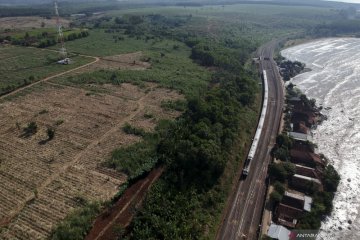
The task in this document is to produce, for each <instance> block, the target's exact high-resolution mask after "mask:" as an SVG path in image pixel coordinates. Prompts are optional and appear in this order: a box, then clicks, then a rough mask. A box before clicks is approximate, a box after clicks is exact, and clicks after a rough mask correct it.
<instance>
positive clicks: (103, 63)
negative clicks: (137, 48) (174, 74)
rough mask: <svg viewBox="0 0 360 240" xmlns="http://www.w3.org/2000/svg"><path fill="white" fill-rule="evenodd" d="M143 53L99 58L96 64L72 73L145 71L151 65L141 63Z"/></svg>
mask: <svg viewBox="0 0 360 240" xmlns="http://www.w3.org/2000/svg"><path fill="white" fill-rule="evenodd" d="M142 57H143V53H142V52H135V53H128V54H120V55H114V56H107V57H101V58H100V59H99V61H98V62H96V63H95V64H92V65H91V66H88V67H85V68H82V69H79V70H78V71H75V72H73V73H72V75H74V74H80V73H84V72H89V71H96V70H100V69H104V70H145V69H147V68H149V67H150V66H151V65H150V63H148V62H144V61H142Z"/></svg>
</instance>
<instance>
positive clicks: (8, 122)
mask: <svg viewBox="0 0 360 240" xmlns="http://www.w3.org/2000/svg"><path fill="white" fill-rule="evenodd" d="M35 87H36V89H34V90H33V91H31V92H30V93H28V94H26V95H23V96H18V97H16V98H14V99H12V100H11V101H5V102H3V103H1V104H0V112H1V115H2V116H3V117H2V118H1V120H0V126H1V128H0V136H1V138H0V146H1V148H0V184H1V185H0V189H1V191H0V224H1V225H2V226H6V228H4V229H3V230H2V231H0V232H1V233H0V239H45V238H46V237H48V236H49V234H50V232H51V229H52V228H53V227H54V226H55V224H57V223H58V222H59V221H60V220H62V219H63V218H64V217H65V216H66V215H67V214H68V213H69V212H70V211H71V210H72V209H74V208H76V207H77V206H78V205H79V201H80V202H81V199H86V200H101V201H104V200H110V199H111V198H112V197H113V196H114V195H115V193H116V192H117V190H118V187H119V185H121V183H123V182H124V181H125V180H126V176H125V175H122V174H118V173H116V172H114V171H111V170H109V169H105V168H103V167H100V163H101V162H103V161H104V160H105V159H106V158H107V157H109V156H110V154H111V151H112V150H114V149H115V148H117V147H119V146H123V145H129V144H132V143H134V142H136V141H139V140H140V138H139V137H136V136H133V135H127V134H125V133H124V132H123V131H122V129H121V127H122V126H123V125H124V123H125V122H129V123H130V124H132V125H134V126H138V127H145V128H146V129H148V130H151V129H153V127H154V126H155V125H156V120H157V119H164V118H173V117H176V116H178V115H179V112H168V111H165V110H163V109H162V108H161V106H160V105H161V102H162V101H163V100H170V99H171V100H174V99H179V98H181V96H180V95H179V94H178V93H176V92H174V91H170V90H167V89H164V88H159V87H157V86H156V85H155V84H145V87H143V88H139V87H137V86H134V85H131V84H127V83H124V84H121V85H119V86H114V85H102V86H98V88H99V89H103V90H104V91H101V92H102V93H96V94H89V91H87V90H85V89H82V88H75V87H71V86H62V85H59V84H56V83H47V82H44V83H42V84H40V85H36V86H34V88H35ZM93 87H95V86H93ZM105 90H106V91H105ZM145 113H151V114H152V115H153V116H154V117H153V118H145V117H144V114H145ZM31 121H35V122H36V123H37V126H38V132H37V133H36V134H35V135H33V136H31V137H28V138H25V137H21V134H22V129H23V128H24V127H25V126H26V125H27V124H28V123H29V122H31ZM47 127H53V128H54V129H55V137H54V139H53V140H51V141H48V142H45V143H44V144H41V142H42V141H43V142H44V140H46V139H47V135H46V129H47ZM1 225H0V226H1Z"/></svg>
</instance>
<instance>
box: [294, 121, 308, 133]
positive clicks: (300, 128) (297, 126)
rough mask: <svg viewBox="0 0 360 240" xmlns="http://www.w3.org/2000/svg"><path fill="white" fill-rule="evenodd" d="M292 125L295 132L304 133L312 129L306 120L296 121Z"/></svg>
mask: <svg viewBox="0 0 360 240" xmlns="http://www.w3.org/2000/svg"><path fill="white" fill-rule="evenodd" d="M292 125H293V128H292V131H293V132H297V133H303V134H309V133H310V129H309V128H308V127H307V126H306V124H305V122H304V121H300V122H297V123H294V124H292Z"/></svg>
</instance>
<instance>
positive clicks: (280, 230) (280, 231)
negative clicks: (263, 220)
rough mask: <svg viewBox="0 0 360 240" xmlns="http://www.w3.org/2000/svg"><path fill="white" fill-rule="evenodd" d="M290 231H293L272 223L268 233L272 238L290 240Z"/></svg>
mask: <svg viewBox="0 0 360 240" xmlns="http://www.w3.org/2000/svg"><path fill="white" fill-rule="evenodd" d="M290 233H291V232H290V231H289V230H288V229H287V228H285V227H283V226H281V225H277V224H274V223H271V225H270V227H269V230H268V232H267V235H268V236H269V237H271V238H272V239H278V240H289V237H290Z"/></svg>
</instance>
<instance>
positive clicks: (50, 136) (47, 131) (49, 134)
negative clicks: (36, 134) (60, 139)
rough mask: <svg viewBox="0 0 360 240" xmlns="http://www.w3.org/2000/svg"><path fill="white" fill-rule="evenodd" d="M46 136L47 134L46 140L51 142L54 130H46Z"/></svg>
mask: <svg viewBox="0 0 360 240" xmlns="http://www.w3.org/2000/svg"><path fill="white" fill-rule="evenodd" d="M46 134H47V136H48V140H49V141H50V140H52V139H53V138H54V137H55V129H53V128H48V129H47V130H46Z"/></svg>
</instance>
